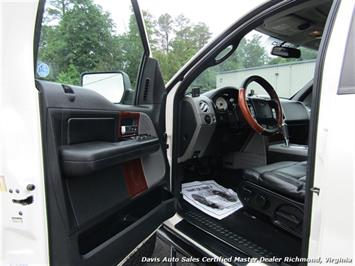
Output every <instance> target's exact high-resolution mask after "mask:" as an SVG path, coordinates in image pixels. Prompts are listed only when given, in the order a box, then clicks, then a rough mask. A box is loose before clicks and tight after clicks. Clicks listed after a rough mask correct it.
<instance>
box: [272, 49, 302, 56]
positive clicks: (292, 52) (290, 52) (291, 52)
mask: <svg viewBox="0 0 355 266" xmlns="http://www.w3.org/2000/svg"><path fill="white" fill-rule="evenodd" d="M271 54H272V55H277V56H280V57H283V58H300V56H301V50H299V49H296V48H292V47H284V46H274V47H273V48H272V50H271Z"/></svg>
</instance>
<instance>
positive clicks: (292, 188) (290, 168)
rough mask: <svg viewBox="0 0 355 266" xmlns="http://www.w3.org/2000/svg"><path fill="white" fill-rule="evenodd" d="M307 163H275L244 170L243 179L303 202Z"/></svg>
mask: <svg viewBox="0 0 355 266" xmlns="http://www.w3.org/2000/svg"><path fill="white" fill-rule="evenodd" d="M306 167H307V162H290V161H284V162H277V163H273V164H269V165H265V166H259V167H255V168H252V169H244V171H243V176H244V179H245V180H247V181H249V182H252V183H255V184H258V185H260V186H262V187H265V188H267V189H269V190H271V191H274V192H276V193H279V194H282V195H283V196H286V197H288V198H291V199H293V200H296V201H298V202H304V197H305V185H306Z"/></svg>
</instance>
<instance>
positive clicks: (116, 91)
mask: <svg viewBox="0 0 355 266" xmlns="http://www.w3.org/2000/svg"><path fill="white" fill-rule="evenodd" d="M81 86H82V87H84V88H86V89H90V90H93V91H96V92H97V93H99V94H101V95H102V96H104V97H105V98H106V99H107V100H109V101H111V102H113V103H120V102H121V101H125V103H127V101H128V99H130V98H132V97H131V94H132V88H131V82H130V80H129V77H128V75H127V74H126V73H124V72H123V71H116V72H85V73H83V74H81Z"/></svg>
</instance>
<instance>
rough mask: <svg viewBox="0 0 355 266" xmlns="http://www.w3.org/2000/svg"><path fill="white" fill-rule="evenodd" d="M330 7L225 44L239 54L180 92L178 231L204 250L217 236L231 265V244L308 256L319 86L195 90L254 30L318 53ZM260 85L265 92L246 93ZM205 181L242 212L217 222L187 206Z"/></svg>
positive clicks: (270, 23)
mask: <svg viewBox="0 0 355 266" xmlns="http://www.w3.org/2000/svg"><path fill="white" fill-rule="evenodd" d="M331 6H332V1H308V2H303V1H300V3H299V4H295V5H292V7H288V8H284V9H282V10H278V11H277V12H276V13H274V14H272V15H270V16H268V17H265V18H263V19H262V20H259V21H257V22H255V23H254V25H253V26H251V27H249V29H247V30H246V31H245V32H244V33H243V34H239V35H237V36H235V37H234V39H233V41H231V42H230V43H227V44H226V45H225V48H226V47H228V46H229V47H232V49H230V50H231V51H232V52H231V53H228V52H226V54H227V56H226V57H225V58H224V59H223V60H215V61H214V63H211V61H207V62H206V63H205V66H203V67H201V69H200V70H199V71H196V73H197V74H196V75H195V77H194V78H191V79H190V82H189V83H188V84H186V83H185V84H183V85H182V86H184V88H183V93H180V94H179V96H178V97H179V100H178V101H177V102H176V106H175V108H176V109H175V110H176V111H177V112H176V113H178V114H179V115H178V118H177V119H176V122H177V125H178V126H177V127H176V128H177V129H176V131H175V133H176V134H175V135H176V136H175V139H174V142H175V143H177V144H176V146H174V147H176V148H177V150H178V152H177V155H176V157H175V161H174V162H175V163H176V172H177V173H178V174H177V175H176V176H175V177H174V178H175V179H176V180H177V181H175V182H176V184H177V189H176V196H177V197H179V204H178V207H179V208H178V212H179V214H180V215H181V216H182V217H183V220H182V221H181V222H180V223H178V224H177V225H176V228H177V229H178V230H180V231H181V232H183V233H185V234H188V235H189V236H190V237H191V238H192V239H194V240H195V241H196V242H199V243H208V241H209V239H210V238H211V237H212V240H211V241H212V243H214V244H212V246H213V247H214V249H216V252H217V253H218V254H222V255H224V256H227V255H228V252H227V251H226V249H224V251H223V250H222V249H223V248H222V247H223V245H227V246H229V247H232V248H234V252H235V250H239V251H241V252H242V253H244V254H248V255H249V256H253V257H272V256H276V257H296V256H301V246H302V238H303V229H304V228H303V225H304V213H305V212H304V202H305V196H306V194H307V193H308V192H307V191H306V179H307V166H308V162H307V161H308V140H309V127H310V122H311V121H310V115H311V112H312V90H313V79H312V80H309V82H307V84H304V86H303V87H299V88H298V92H296V93H295V94H294V95H292V96H291V97H288V98H281V97H278V95H277V94H278V91H277V90H275V89H274V88H273V86H272V85H271V84H270V83H269V81H268V80H267V78H264V77H262V76H259V75H256V74H253V73H252V75H250V76H249V77H247V78H246V79H245V80H244V81H243V82H242V83H241V84H237V82H236V84H235V86H227V87H220V88H216V89H215V88H212V89H209V88H196V87H194V81H195V80H197V79H198V78H200V77H201V76H203V75H204V73H206V71H208V69H209V68H210V67H214V66H215V65H218V64H221V63H223V62H221V61H228V60H229V59H228V58H230V57H232V56H233V53H235V51H238V45H239V43H240V42H241V40H242V38H243V37H244V36H245V35H246V34H247V33H249V32H251V31H252V30H255V31H257V32H259V33H262V34H264V35H266V36H268V37H269V38H274V39H276V40H278V45H279V46H288V47H300V46H301V47H306V48H309V49H312V50H314V51H318V50H319V49H320V44H321V40H322V34H323V32H324V31H325V28H326V22H327V18H328V14H329V12H330V10H331ZM317 60H319V56H318V58H317ZM312 76H313V73H312ZM296 78H297V77H296ZM253 83H258V84H259V85H260V86H261V87H262V88H261V90H260V91H262V89H263V90H264V93H258V94H256V93H255V92H254V91H252V90H249V87H250V86H251V84H253ZM201 91H204V92H203V93H200V92H201ZM173 160H174V158H173ZM203 180H214V181H216V182H217V183H218V184H220V185H222V186H224V187H226V188H230V189H233V190H234V191H236V192H237V194H238V196H239V199H240V200H241V201H242V203H243V206H244V207H243V208H242V209H240V210H238V211H236V212H235V213H233V214H232V215H230V216H228V217H227V218H224V219H222V220H218V219H215V218H213V217H210V216H208V215H206V214H205V213H203V212H202V211H200V210H199V209H197V208H195V207H194V206H192V205H191V204H189V203H187V202H186V201H185V200H184V199H183V197H182V195H181V193H180V191H181V184H183V183H186V182H192V181H203ZM196 227H197V228H199V229H200V230H194V229H193V228H196ZM198 231H199V232H198ZM201 232H203V233H201ZM219 245H220V246H221V250H218V246H219ZM226 253H227V254H226ZM229 255H233V254H229Z"/></svg>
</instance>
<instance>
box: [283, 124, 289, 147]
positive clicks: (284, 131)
mask: <svg viewBox="0 0 355 266" xmlns="http://www.w3.org/2000/svg"><path fill="white" fill-rule="evenodd" d="M281 133H282V135H283V137H284V141H285V146H286V147H289V146H290V138H289V134H288V127H287V124H286V123H285V121H284V122H283V123H282V125H281Z"/></svg>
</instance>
